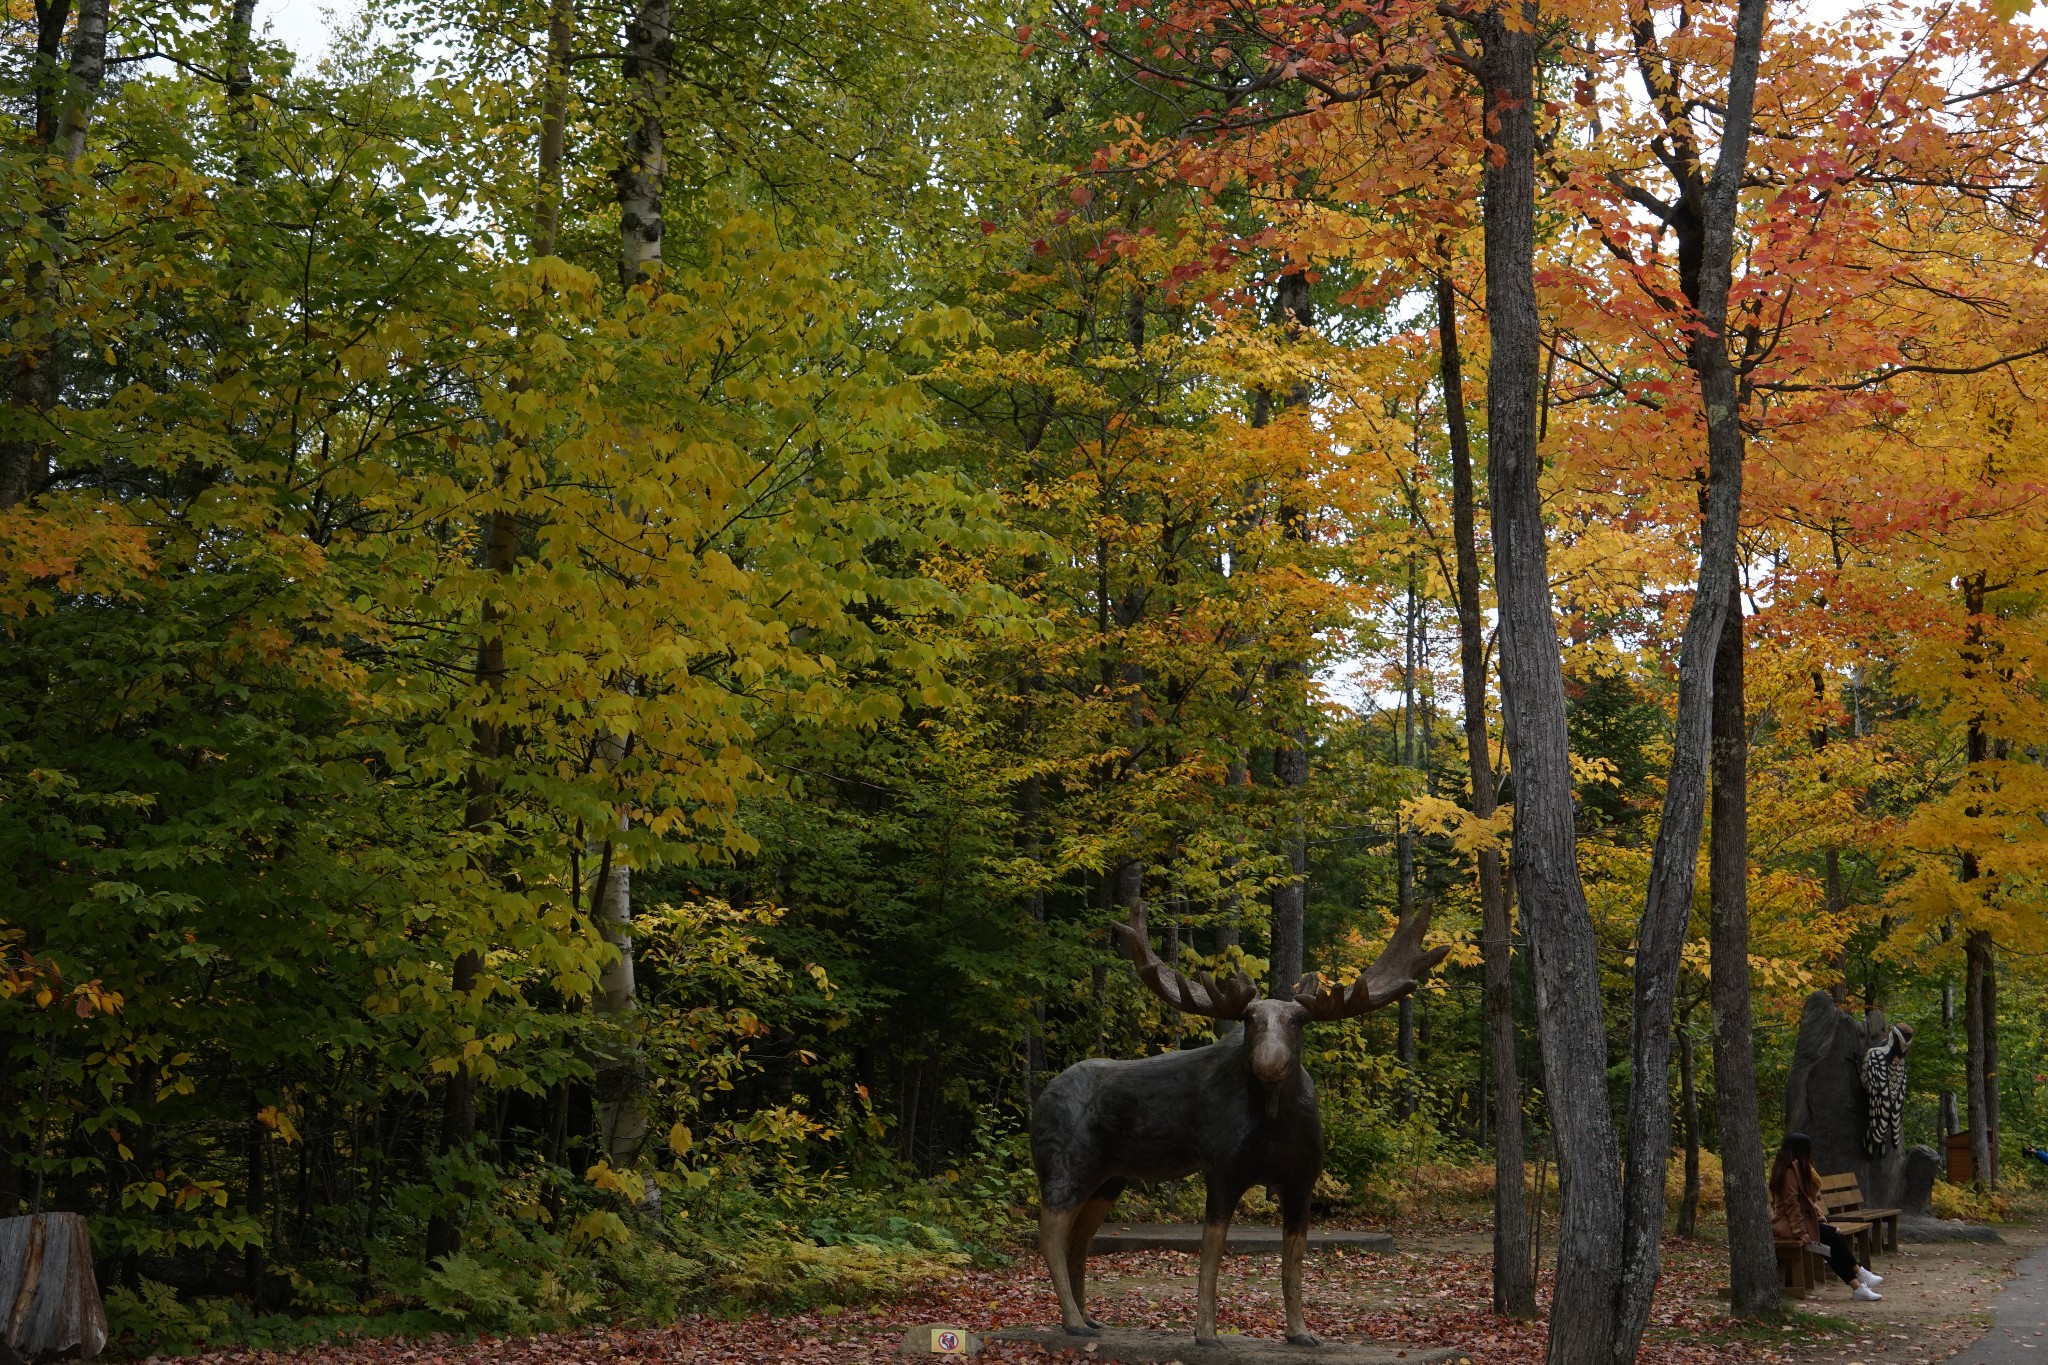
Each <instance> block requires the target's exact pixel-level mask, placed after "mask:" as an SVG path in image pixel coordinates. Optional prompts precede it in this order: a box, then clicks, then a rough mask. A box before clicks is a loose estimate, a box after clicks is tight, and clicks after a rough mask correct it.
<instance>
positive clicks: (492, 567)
mask: <svg viewBox="0 0 2048 1365" xmlns="http://www.w3.org/2000/svg"><path fill="white" fill-rule="evenodd" d="M573 4H574V0H553V4H552V5H551V7H550V9H549V15H548V55H547V69H546V72H545V73H544V77H543V94H542V96H541V126H540V147H539V154H538V158H537V166H536V171H537V173H536V175H535V184H536V187H537V188H536V191H535V208H534V220H535V228H534V240H533V252H532V254H533V256H534V257H536V258H539V257H542V256H551V255H553V254H554V251H555V238H556V232H557V229H558V227H559V224H560V214H561V189H562V149H563V147H562V144H563V131H562V130H563V127H564V125H565V123H566V121H567V110H568V80H569V62H570V57H571V41H572V32H571V20H572V18H573V16H574V13H575V11H574V8H573ZM504 479H505V473H504V471H503V470H500V471H499V472H498V482H499V484H500V486H501V487H502V485H503V483H504ZM483 537H484V567H485V569H487V570H488V571H489V572H490V573H491V574H492V575H493V576H495V577H497V578H499V579H503V578H505V577H506V576H509V575H510V574H511V572H512V569H513V566H514V565H515V564H516V563H517V562H518V558H519V520H518V515H517V513H516V512H515V511H514V509H513V508H512V507H510V506H500V507H498V508H496V509H494V510H492V511H490V512H488V513H486V514H485V516H484V525H483ZM504 616H505V608H504V605H503V603H502V602H501V601H499V600H497V599H496V598H487V599H486V600H485V602H484V606H483V621H482V625H481V631H480V635H481V638H480V639H479V640H478V643H477V654H476V671H475V676H476V680H477V682H478V683H480V684H481V685H482V686H483V687H484V688H485V689H486V690H487V691H489V692H491V693H493V694H495V693H498V692H502V691H503V690H504V686H505V641H504V637H503V635H502V634H501V633H500V631H499V629H498V626H499V623H500V622H501V621H502V620H503V619H504ZM472 734H473V740H474V743H475V746H476V756H477V758H476V762H475V763H474V764H473V765H472V766H471V768H470V771H469V777H468V785H469V804H468V809H467V811H466V812H465V814H464V820H463V823H464V826H465V827H466V828H467V829H468V830H469V832H470V833H471V834H482V833H486V832H488V831H489V830H490V829H491V827H492V826H493V825H494V824H495V823H496V822H497V819H498V779H497V774H496V771H495V768H496V762H497V759H498V756H499V752H500V749H501V748H502V744H503V734H502V732H501V730H500V728H499V726H498V724H497V723H496V722H495V721H492V720H487V719H478V720H477V721H476V722H475V723H474V725H473V726H472ZM485 870H486V871H488V870H489V865H488V861H486V864H485ZM482 970H483V958H482V955H481V954H480V953H479V952H478V951H477V950H476V949H474V948H471V949H467V950H464V951H462V952H460V953H459V954H457V956H456V959H455V964H454V970H453V972H452V973H451V980H450V983H449V984H450V987H451V989H452V991H453V993H454V994H455V995H456V996H457V997H458V998H467V997H468V996H469V995H471V994H473V993H474V992H475V990H476V988H477V982H478V977H479V976H480V975H481V973H482ZM563 1093H564V1095H565V1096H566V1094H567V1091H566V1090H565V1091H564V1092H563ZM564 1118H565V1121H566V1114H565V1116H564ZM475 1138H476V1075H475V1073H474V1072H472V1071H471V1070H469V1068H468V1067H466V1066H458V1067H457V1069H456V1070H455V1072H454V1073H453V1074H452V1075H450V1076H449V1078H448V1083H447V1088H446V1090H445V1092H444V1094H443V1102H442V1119H441V1151H442V1152H443V1153H444V1154H446V1153H451V1152H458V1151H467V1150H468V1148H469V1146H470V1145H471V1143H472V1142H474V1140H475ZM461 1249H462V1222H461V1218H460V1216H459V1213H458V1212H456V1211H452V1210H449V1211H441V1212H437V1213H435V1214H433V1215H432V1216H431V1217H429V1219H428V1220H427V1246H426V1252H427V1260H428V1261H429V1262H431V1261H434V1260H435V1259H437V1258H439V1257H442V1256H449V1255H453V1254H454V1253H455V1252H457V1251H460V1250H461Z"/></svg>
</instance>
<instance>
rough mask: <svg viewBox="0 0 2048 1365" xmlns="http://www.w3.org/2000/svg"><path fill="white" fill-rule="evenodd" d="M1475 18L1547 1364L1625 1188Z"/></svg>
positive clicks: (1504, 666)
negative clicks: (1548, 1218)
mask: <svg viewBox="0 0 2048 1365" xmlns="http://www.w3.org/2000/svg"><path fill="white" fill-rule="evenodd" d="M1521 19H1522V21H1523V22H1521V23H1518V24H1516V25H1514V26H1510V24H1509V23H1508V22H1507V17H1506V16H1505V15H1503V14H1501V13H1500V12H1498V11H1494V12H1489V13H1487V14H1484V15H1481V16H1480V17H1479V18H1478V20H1477V21H1476V25H1475V26H1476V28H1477V29H1478V32H1479V37H1480V41H1481V43H1482V45H1483V47H1482V53H1481V57H1480V62H1479V65H1480V77H1481V83H1482V85H1483V87H1484V96H1485V101H1486V119H1487V124H1488V140H1489V142H1490V143H1491V144H1492V145H1491V146H1490V147H1489V152H1490V153H1491V154H1490V155H1489V156H1488V157H1487V161H1486V169H1485V182H1484V192H1485V210H1486V211H1485V240H1486V299H1487V319H1488V322H1489V324H1490V331H1491V334H1492V341H1493V351H1492V356H1491V359H1490V361H1489V365H1488V383H1487V406H1488V412H1487V433H1488V435H1487V451H1488V464H1489V469H1488V483H1489V485H1490V491H1491V494H1492V499H1493V564H1494V587H1495V594H1496V597H1497V598H1498V602H1499V621H1500V624H1499V649H1500V676H1501V693H1502V698H1503V702H1504V709H1505V715H1506V718H1507V734H1508V746H1509V750H1510V752H1511V754H1512V756H1513V761H1514V774H1515V831H1514V874H1515V882H1516V885H1517V887H1518V889H1519V892H1520V899H1521V907H1522V923H1523V925H1524V926H1525V927H1526V930H1527V933H1528V938H1529V945H1530V956H1531V959H1532V966H1533V967H1534V974H1535V978H1536V1013H1537V1023H1538V1028H1539V1031H1540V1033H1541V1035H1542V1038H1543V1069H1544V1079H1545V1082H1546V1093H1547V1096H1548V1100H1549V1104H1550V1115H1551V1126H1552V1131H1553V1132H1554V1133H1555V1135H1556V1142H1557V1154H1558V1173H1559V1179H1560V1183H1561V1185H1562V1202H1563V1211H1562V1216H1561V1220H1560V1221H1561V1226H1560V1228H1559V1230H1558V1250H1557V1278H1556V1290H1555V1292H1554V1294H1553V1296H1552V1299H1551V1313H1550V1341H1549V1350H1548V1359H1549V1361H1550V1363H1551V1365H1587V1363H1588V1362H1591V1361H1598V1360H1603V1359H1605V1358H1606V1356H1607V1352H1608V1347H1609V1343H1610V1341H1611V1338H1612V1336H1613V1333H1612V1327H1613V1323H1614V1310H1615V1295H1614V1287H1615V1281H1616V1272H1617V1269H1618V1267H1619V1265H1620V1260H1621V1256H1620V1251H1621V1198H1620V1196H1621V1188H1620V1187H1621V1180H1620V1169H1619V1165H1618V1162H1617V1161H1616V1148H1615V1132H1614V1118H1613V1114H1612V1111H1611V1110H1610V1109H1609V1107H1608V1097H1607V1031H1606V1023H1605V1020H1604V1019H1603V1018H1602V1016H1601V1008H1600V959H1599V948H1600V944H1599V939H1598V937H1597V935H1596V934H1595V933H1594V929H1593V920H1592V916H1591V915H1590V914H1589V913H1588V911H1587V909H1586V897H1585V891H1584V888H1583V887H1582V886H1581V884H1580V881H1579V862H1578V851H1577V844H1576V834H1575V830H1574V827H1573V799H1572V795H1573V793H1572V769H1571V744H1570V739H1569V736H1568V733H1567V729H1566V724H1565V695H1564V664H1563V655H1562V651H1561V650H1560V648H1559V644H1558V638H1557V622H1556V618H1555V615H1554V614H1553V611H1552V606H1551V597H1550V557H1549V548H1548V545H1547V544H1546V542H1545V539H1544V526H1543V495H1542V487H1541V476H1542V461H1541V456H1540V455H1539V453H1538V450H1537V423H1538V420H1539V408H1540V390H1541V384H1542V355H1543V334H1542V329H1541V324H1540V321H1539V318H1538V315H1537V311H1536V285H1535V251H1536V164H1535V158H1536V127H1535V120H1534V109H1535V97H1536V92H1535V78H1536V42H1537V32H1538V25H1537V22H1536V20H1537V15H1536V12H1535V7H1534V6H1533V5H1525V6H1524V9H1523V14H1522V16H1521Z"/></svg>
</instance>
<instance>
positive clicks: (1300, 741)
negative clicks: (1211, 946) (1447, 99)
mask: <svg viewBox="0 0 2048 1365" xmlns="http://www.w3.org/2000/svg"><path fill="white" fill-rule="evenodd" d="M1273 321H1274V323H1275V324H1276V325H1277V326H1279V327H1281V328H1282V329H1284V332H1285V334H1286V335H1288V336H1292V335H1294V334H1295V333H1297V332H1299V331H1302V330H1305V329H1306V328H1308V327H1311V326H1313V325H1314V323H1315V313H1314V309H1313V308H1312V307H1311V305H1310V302H1309V295H1308V276H1307V275H1305V274H1303V273H1302V272H1300V271H1291V272H1285V273H1283V274H1282V275H1281V276H1280V279H1279V281H1278V283H1277V284H1276V286H1275V290H1274V296H1273ZM1306 398H1307V394H1306V393H1304V392H1302V391H1301V390H1299V389H1297V390H1295V391H1293V392H1291V393H1289V394H1287V395H1285V397H1284V398H1283V399H1282V400H1281V402H1282V404H1283V405H1284V404H1286V403H1294V402H1301V401H1305V400H1306ZM1273 405H1274V404H1273V397H1272V395H1271V394H1270V393H1267V392H1265V391H1263V390H1262V391H1261V392H1260V394H1259V396H1258V399H1257V410H1256V411H1255V413H1254V417H1253V422H1254V425H1257V426H1263V425H1265V423H1266V421H1267V419H1268V417H1269V416H1270V414H1271V413H1272V411H1273ZM1280 534H1281V535H1282V536H1283V537H1285V538H1286V539H1287V540H1289V541H1290V542H1293V543H1295V544H1303V543H1306V541H1307V540H1308V517H1307V515H1306V513H1305V511H1304V510H1303V509H1302V508H1299V507H1295V506H1293V505H1292V504H1291V503H1290V502H1289V501H1288V499H1287V497H1286V496H1285V495H1284V494H1283V496H1282V497H1281V500H1280ZM1276 671H1277V672H1278V673H1279V674H1281V675H1282V677H1283V678H1286V677H1299V676H1301V675H1302V674H1303V673H1304V672H1305V669H1304V667H1303V665H1302V664H1301V663H1300V662H1299V661H1298V660H1289V661H1287V662H1285V663H1282V664H1281V665H1280V666H1279V667H1278V669H1277V670H1276ZM1308 742H1309V740H1308V728H1307V726H1305V725H1296V726H1293V727H1292V728H1291V729H1290V730H1289V733H1288V736H1287V742H1286V743H1285V744H1284V745H1283V746H1282V747H1281V748H1280V749H1279V750H1278V751H1277V752H1276V753H1275V754H1274V755H1273V776H1274V778H1275V779H1276V780H1278V782H1279V783H1280V785H1281V786H1282V787H1284V788H1286V789H1287V790H1289V791H1292V792H1299V791H1301V790H1302V789H1303V788H1304V787H1306V786H1308ZM1283 818H1291V826H1290V828H1289V829H1288V831H1287V834H1286V838H1285V849H1286V854H1287V872H1288V878H1287V880H1286V881H1285V882H1283V883H1281V885H1279V886H1278V887H1276V888H1274V891H1273V933H1272V940H1271V945H1270V951H1271V953H1272V960H1271V964H1270V966H1269V968H1268V976H1269V978H1270V982H1269V987H1268V989H1269V990H1270V992H1271V993H1272V994H1274V995H1276V996H1278V995H1284V994H1285V993H1286V992H1288V991H1291V990H1292V989H1293V988H1294V983H1295V982H1297V981H1299V980H1300V979H1301V974H1302V970H1303V968H1304V966H1305V965H1306V964H1305V963H1304V961H1303V956H1304V953H1305V952H1306V944H1305V943H1304V940H1303V934H1304V927H1303V920H1304V918H1305V916H1306V915H1307V912H1308V839H1307V835H1306V832H1305V831H1304V830H1303V829H1302V827H1301V823H1302V822H1301V817H1300V815H1299V814H1298V812H1297V813H1294V814H1293V815H1292V816H1291V817H1283Z"/></svg>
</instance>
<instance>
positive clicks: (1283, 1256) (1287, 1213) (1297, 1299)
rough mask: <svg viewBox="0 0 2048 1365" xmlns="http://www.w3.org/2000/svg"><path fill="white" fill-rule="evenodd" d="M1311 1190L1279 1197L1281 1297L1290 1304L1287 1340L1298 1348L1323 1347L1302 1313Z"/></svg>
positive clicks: (1290, 1192) (1287, 1192)
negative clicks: (1302, 1282) (1302, 1285)
mask: <svg viewBox="0 0 2048 1365" xmlns="http://www.w3.org/2000/svg"><path fill="white" fill-rule="evenodd" d="M1309 1194H1310V1191H1309V1190H1308V1189H1305V1188H1304V1189H1291V1190H1283V1191H1282V1192H1281V1195H1280V1297H1281V1298H1282V1299H1283V1300H1285V1301H1286V1304H1287V1339H1288V1340H1289V1341H1290V1342H1292V1343H1294V1344H1295V1345H1296V1346H1320V1345H1322V1344H1323V1343H1322V1340H1321V1338H1319V1337H1317V1336H1316V1334H1315V1333H1313V1332H1311V1331H1309V1330H1308V1319H1307V1318H1305V1317H1303V1316H1302V1311H1301V1263H1302V1261H1303V1260H1304V1259H1306V1257H1307V1255H1308V1206H1309Z"/></svg>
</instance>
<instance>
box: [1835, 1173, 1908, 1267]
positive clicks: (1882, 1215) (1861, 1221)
mask: <svg viewBox="0 0 2048 1365" xmlns="http://www.w3.org/2000/svg"><path fill="white" fill-rule="evenodd" d="M1820 1206H1821V1208H1823V1209H1825V1210H1826V1211H1827V1216H1828V1221H1829V1222H1830V1223H1833V1224H1834V1225H1835V1226H1836V1227H1838V1228H1840V1229H1841V1230H1842V1232H1843V1233H1844V1234H1845V1235H1847V1236H1848V1237H1850V1239H1851V1240H1852V1241H1854V1240H1855V1239H1857V1238H1859V1237H1860V1238H1861V1239H1862V1240H1861V1243H1860V1247H1861V1250H1862V1252H1863V1259H1864V1260H1865V1261H1866V1262H1867V1261H1868V1260H1870V1258H1871V1257H1873V1256H1875V1255H1877V1254H1878V1253H1879V1252H1892V1253H1894V1254H1896V1253H1897V1251H1898V1249H1899V1210H1897V1209H1873V1208H1866V1207H1864V1203H1863V1187H1862V1186H1861V1185H1859V1184H1858V1183H1857V1181H1856V1176H1855V1173H1854V1172H1851V1171H1844V1172H1842V1173H1841V1174H1840V1175H1824V1176H1822V1177H1821V1178H1820ZM1851 1228H1854V1229H1856V1231H1854V1232H1851V1231H1850V1229H1851Z"/></svg>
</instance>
